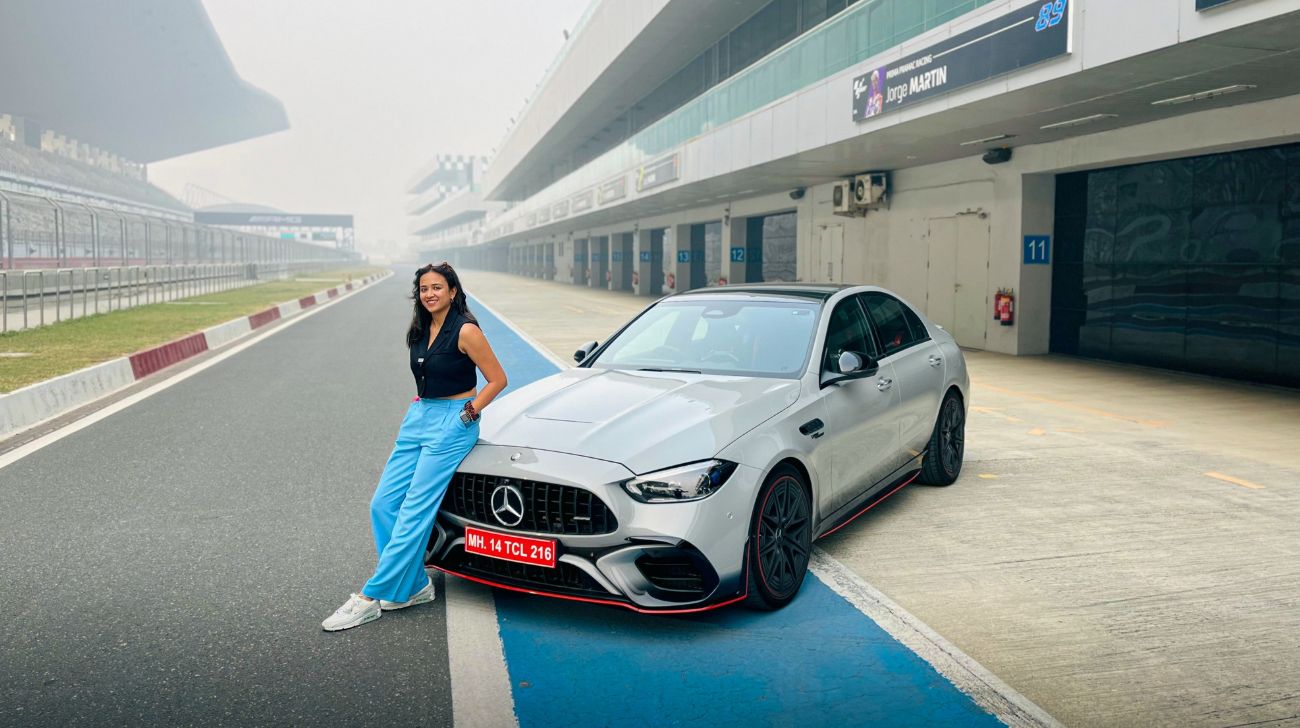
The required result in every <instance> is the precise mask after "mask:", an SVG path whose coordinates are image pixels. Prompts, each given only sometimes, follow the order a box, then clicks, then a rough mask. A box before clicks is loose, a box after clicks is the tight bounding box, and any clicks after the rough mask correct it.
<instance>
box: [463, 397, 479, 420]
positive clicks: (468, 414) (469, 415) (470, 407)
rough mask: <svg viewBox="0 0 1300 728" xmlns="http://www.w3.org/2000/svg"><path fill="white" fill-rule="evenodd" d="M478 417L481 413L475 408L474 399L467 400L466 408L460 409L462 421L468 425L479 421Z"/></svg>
mask: <svg viewBox="0 0 1300 728" xmlns="http://www.w3.org/2000/svg"><path fill="white" fill-rule="evenodd" d="M478 418H479V413H478V412H477V411H476V410H475V409H474V403H473V402H472V401H471V402H466V403H465V407H464V409H462V410H461V411H460V421H461V422H463V423H465V424H467V425H468V424H469V423H471V422H475V421H477V420H478Z"/></svg>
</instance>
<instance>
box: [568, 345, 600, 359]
mask: <svg viewBox="0 0 1300 728" xmlns="http://www.w3.org/2000/svg"><path fill="white" fill-rule="evenodd" d="M597 346H600V343H599V342H596V341H588V342H587V343H585V344H583V345H582V346H581V347H579V349H578V350H577V351H575V352H573V360H574V361H575V362H577V363H579V364H581V363H582V360H583V359H586V358H587V357H589V356H591V352H593V351H595V350H596V347H597Z"/></svg>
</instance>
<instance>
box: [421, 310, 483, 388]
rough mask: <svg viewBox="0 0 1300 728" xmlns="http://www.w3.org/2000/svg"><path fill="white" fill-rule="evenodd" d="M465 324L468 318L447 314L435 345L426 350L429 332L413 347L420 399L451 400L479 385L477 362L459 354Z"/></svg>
mask: <svg viewBox="0 0 1300 728" xmlns="http://www.w3.org/2000/svg"><path fill="white" fill-rule="evenodd" d="M465 323H466V319H465V317H463V316H461V315H460V314H458V313H456V312H455V311H454V310H453V311H448V312H447V318H446V319H445V320H443V322H442V328H441V329H439V330H438V335H437V337H435V338H434V340H433V346H430V347H428V348H427V349H426V348H425V346H427V345H428V343H429V329H428V328H427V327H426V328H423V329H421V330H420V339H419V340H418V341H416V342H415V343H414V344H412V345H411V374H413V375H415V389H416V392H417V393H418V394H419V396H420V397H422V398H424V399H433V398H435V397H449V396H451V395H453V394H460V393H461V392H468V391H469V390H471V389H473V388H474V387H476V386H477V385H478V377H477V375H476V374H475V371H474V361H473V360H472V359H470V358H469V356H467V355H465V354H462V353H461V351H460V327H461V326H462V325H463V324H465Z"/></svg>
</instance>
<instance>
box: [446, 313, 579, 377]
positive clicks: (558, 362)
mask: <svg viewBox="0 0 1300 728" xmlns="http://www.w3.org/2000/svg"><path fill="white" fill-rule="evenodd" d="M470 298H471V299H473V300H474V305H475V306H482V307H483V310H485V311H487V312H488V313H490V314H492V315H493V316H496V317H497V318H498V319H500V320H501V322H502V323H504V324H505V325H506V326H507V327H509V328H510V330H511V331H513V332H515V334H516V335H518V336H519V338H521V339H523V340H524V341H526V342H528V345H529V346H531V347H533V348H534V349H536V350H537V353H538V354H541V355H542V356H544V357H546V358H547V359H549V360H550V361H551V363H553V364H555V366H557V367H559V368H560V369H561V370H563V369H572V368H573V362H566V361H564V360H563V359H561V358H560V357H558V356H556V355H555V352H553V351H551V350H550V349H548V348H546V347H545V346H542V344H541V342H539V341H538V340H537V339H534V338H533V337H531V336H529V335H528V333H527V332H525V331H524V330H523V329H521V328H519V327H518V326H515V325H514V323H513V322H512V321H511V320H510V319H508V318H506V317H505V316H502V315H501V314H500V313H497V310H496V309H494V308H492V307H491V306H489V305H487V304H486V303H484V302H483V299H481V298H474V296H470Z"/></svg>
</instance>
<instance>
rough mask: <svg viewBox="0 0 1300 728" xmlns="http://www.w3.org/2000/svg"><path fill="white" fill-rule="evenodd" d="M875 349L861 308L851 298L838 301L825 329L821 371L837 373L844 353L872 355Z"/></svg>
mask: <svg viewBox="0 0 1300 728" xmlns="http://www.w3.org/2000/svg"><path fill="white" fill-rule="evenodd" d="M875 348H876V347H875V346H874V345H873V344H872V343H871V334H870V332H869V330H868V329H867V321H866V318H865V317H864V316H863V315H862V307H861V306H859V305H858V302H857V301H856V300H854V299H852V298H850V299H848V300H845V301H840V302H839V303H838V304H837V305H836V306H835V310H834V311H832V312H831V320H830V323H829V324H828V325H827V327H826V347H825V348H824V349H823V351H822V371H824V372H838V371H839V370H840V365H839V359H840V354H843V353H844V352H846V351H852V352H855V353H858V354H872V353H873V352H874V351H875Z"/></svg>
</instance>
